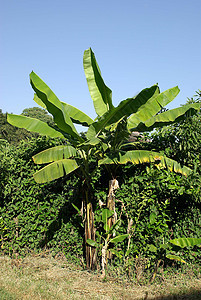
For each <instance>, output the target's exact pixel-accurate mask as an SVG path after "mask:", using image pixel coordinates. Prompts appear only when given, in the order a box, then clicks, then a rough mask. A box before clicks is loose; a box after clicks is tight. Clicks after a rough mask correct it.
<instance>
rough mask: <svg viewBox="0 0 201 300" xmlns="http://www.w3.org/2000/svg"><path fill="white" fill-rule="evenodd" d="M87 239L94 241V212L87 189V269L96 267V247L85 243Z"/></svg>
mask: <svg viewBox="0 0 201 300" xmlns="http://www.w3.org/2000/svg"><path fill="white" fill-rule="evenodd" d="M87 239H91V240H93V241H95V227H94V212H93V206H92V203H91V201H90V195H89V191H87V190H86V191H85V250H86V265H87V268H88V269H91V270H94V269H95V268H96V257H97V253H96V248H95V247H91V246H89V245H88V244H87V242H86V241H87Z"/></svg>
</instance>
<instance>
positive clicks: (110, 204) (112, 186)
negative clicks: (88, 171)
mask: <svg viewBox="0 0 201 300" xmlns="http://www.w3.org/2000/svg"><path fill="white" fill-rule="evenodd" d="M118 187H119V183H118V181H117V179H112V180H110V181H109V193H108V197H107V208H108V209H109V210H112V211H114V215H113V216H112V217H111V218H109V220H108V226H109V228H111V227H112V225H114V224H115V223H116V221H117V214H116V211H115V194H114V191H115V190H116V189H118ZM108 258H109V259H112V253H111V252H110V251H108Z"/></svg>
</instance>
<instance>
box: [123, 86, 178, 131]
mask: <svg viewBox="0 0 201 300" xmlns="http://www.w3.org/2000/svg"><path fill="white" fill-rule="evenodd" d="M179 91H180V90H179V88H178V87H177V86H176V87H173V88H171V89H168V90H166V91H164V92H162V93H161V94H158V95H154V97H152V98H150V99H149V100H148V101H147V102H146V103H145V104H144V105H142V106H141V107H140V108H139V110H138V111H137V112H136V113H134V114H132V115H131V116H130V117H129V118H128V129H130V130H136V127H137V126H138V125H139V124H140V123H145V122H146V121H147V120H149V119H150V118H152V117H153V116H155V115H156V114H157V113H158V112H159V111H160V110H161V108H163V107H165V106H166V105H167V104H168V103H170V102H171V101H172V100H173V99H174V98H175V97H176V96H177V95H178V93H179Z"/></svg>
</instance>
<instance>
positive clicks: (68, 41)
mask: <svg viewBox="0 0 201 300" xmlns="http://www.w3.org/2000/svg"><path fill="white" fill-rule="evenodd" d="M0 3H1V10H0V19H1V21H0V108H1V109H2V110H3V112H13V113H15V114H20V113H21V112H22V110H23V109H24V108H28V107H33V106H37V105H36V104H35V102H34V101H33V100H32V99H33V90H32V88H31V86H30V83H29V73H30V72H31V71H32V70H33V71H34V72H35V73H37V74H38V75H39V76H40V77H41V78H42V79H43V80H44V81H45V82H46V83H47V84H48V85H49V87H51V89H52V90H53V91H54V92H55V94H56V95H57V96H58V97H59V99H60V100H61V101H65V102H68V103H70V104H71V105H74V106H76V107H78V108H79V109H81V110H83V111H84V112H85V113H87V114H89V115H90V116H91V117H95V113H94V109H93V104H92V100H91V98H90V95H89V92H88V87H87V83H86V79H85V76H84V71H83V63H82V59H83V52H84V50H85V49H87V48H89V47H91V48H92V49H93V51H94V52H95V55H96V59H97V61H98V64H99V66H100V68H101V72H102V75H103V78H104V80H105V83H106V84H107V85H108V86H109V87H110V88H111V89H112V91H113V103H114V105H115V106H116V105H117V104H118V103H119V101H121V100H124V99H126V98H128V97H132V96H134V95H135V94H136V93H138V92H139V91H140V90H142V89H143V88H145V87H149V86H151V85H152V84H155V83H157V82H158V83H159V87H160V89H161V91H164V90H166V89H168V88H171V87H173V86H175V85H178V86H179V88H180V90H181V92H180V94H179V95H178V96H177V98H176V99H175V100H174V101H173V102H172V104H171V105H170V106H169V108H174V107H177V106H180V104H184V103H185V102H186V98H187V97H191V96H193V95H194V93H195V91H196V90H198V89H201V1H200V0H191V1H189V0H174V1H173V0H168V1H162V0H124V1H118V0H115V1H114V0H107V1H106V0H102V1H96V0H93V1H91V0H85V1H83V0H74V1H72V0H71V1H69V0H58V1H51V0H17V1H16V0H9V1H5V0H0Z"/></svg>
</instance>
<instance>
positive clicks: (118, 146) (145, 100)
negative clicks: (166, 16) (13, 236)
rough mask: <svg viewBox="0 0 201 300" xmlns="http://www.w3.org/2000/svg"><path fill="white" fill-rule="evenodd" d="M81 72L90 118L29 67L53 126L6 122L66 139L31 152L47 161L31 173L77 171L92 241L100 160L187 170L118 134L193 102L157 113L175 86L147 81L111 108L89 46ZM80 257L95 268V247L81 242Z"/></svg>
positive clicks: (175, 116) (159, 121) (155, 122)
mask: <svg viewBox="0 0 201 300" xmlns="http://www.w3.org/2000/svg"><path fill="white" fill-rule="evenodd" d="M84 71H85V75H86V79H87V83H88V87H89V91H90V94H91V97H92V100H93V104H94V108H95V111H96V113H97V118H96V119H95V120H92V119H91V118H90V117H89V116H87V115H86V114H84V113H83V112H81V111H80V110H78V109H77V108H75V107H73V106H71V105H69V104H67V103H64V102H61V101H60V100H59V99H58V98H57V97H56V95H55V94H54V93H53V92H52V91H51V89H50V88H49V87H48V86H47V85H46V84H45V83H44V82H43V81H42V80H41V79H40V78H39V77H38V76H37V75H36V74H35V73H34V72H32V73H31V74H30V82H31V85H32V88H33V89H34V91H35V96H34V100H35V101H36V103H37V104H39V105H41V106H42V107H43V108H45V109H47V111H48V112H49V113H50V114H52V116H53V119H54V123H55V124H56V126H55V127H53V126H51V125H48V124H47V123H45V122H42V121H40V120H37V119H35V118H30V117H26V116H17V115H12V114H8V122H10V123H11V124H13V125H15V126H17V127H21V128H26V129H27V130H29V131H32V132H37V133H39V134H42V135H47V136H50V137H54V138H58V137H59V138H63V139H66V145H64V146H63V145H62V146H57V147H53V148H50V149H47V150H45V151H42V152H41V153H39V154H37V155H35V156H34V157H33V159H34V162H35V163H37V164H47V165H46V166H45V167H43V168H42V169H40V170H39V171H38V172H36V173H35V174H34V179H35V180H36V182H38V183H44V182H48V181H51V180H54V179H57V178H60V177H62V176H64V175H68V174H69V173H71V172H80V173H79V174H80V176H81V180H82V183H83V185H82V186H83V204H84V210H85V218H84V219H85V241H87V239H90V240H95V228H94V213H93V207H92V183H91V178H92V175H93V174H94V172H95V171H96V170H97V168H98V167H99V166H100V165H102V164H106V165H108V164H111V165H113V164H124V163H127V162H131V163H143V162H155V163H156V162H157V163H158V166H167V167H168V168H170V169H172V170H174V171H176V172H181V173H182V174H187V173H189V172H190V169H188V168H186V167H181V166H180V165H179V164H178V163H177V162H175V161H173V160H170V159H168V158H167V157H165V156H163V155H162V154H160V153H154V152H153V151H141V150H140V151H138V150H136V151H126V150H123V144H122V141H124V138H123V139H122V133H126V136H127V135H128V133H130V132H131V131H142V132H143V131H151V130H152V129H153V128H155V127H159V126H163V125H166V124H170V123H173V122H177V121H178V120H180V119H181V118H183V117H185V114H186V113H187V112H188V111H192V113H193V112H195V111H196V110H197V109H198V108H199V105H198V104H192V105H186V106H185V107H182V108H178V109H176V110H172V111H168V112H164V113H161V114H160V115H157V113H158V112H159V111H160V110H161V107H164V106H165V105H166V104H168V103H169V102H170V101H172V100H173V99H174V98H175V97H176V95H177V94H178V92H179V89H178V87H175V88H172V89H169V90H167V91H165V92H163V93H160V90H159V87H158V86H157V85H153V86H152V87H150V88H147V89H144V90H142V91H141V92H140V93H139V94H138V95H137V96H135V97H133V98H128V99H126V100H123V101H121V102H120V104H119V105H118V106H117V107H114V106H113V104H112V91H111V90H110V89H109V88H108V87H107V86H106V85H105V83H104V81H103V78H102V76H101V72H100V69H99V66H98V64H97V62H96V59H95V55H94V53H93V52H92V50H91V49H88V50H86V51H85V53H84ZM74 124H81V125H83V126H85V127H88V130H87V133H86V135H85V136H83V135H82V134H79V133H78V132H77V130H76V128H75V126H74ZM122 126H123V128H124V131H122ZM124 146H125V143H124ZM100 149H101V150H100ZM102 150H103V154H102ZM86 262H87V267H89V268H92V269H93V268H94V267H95V263H96V251H95V249H94V248H93V247H90V246H89V245H87V243H86Z"/></svg>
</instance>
